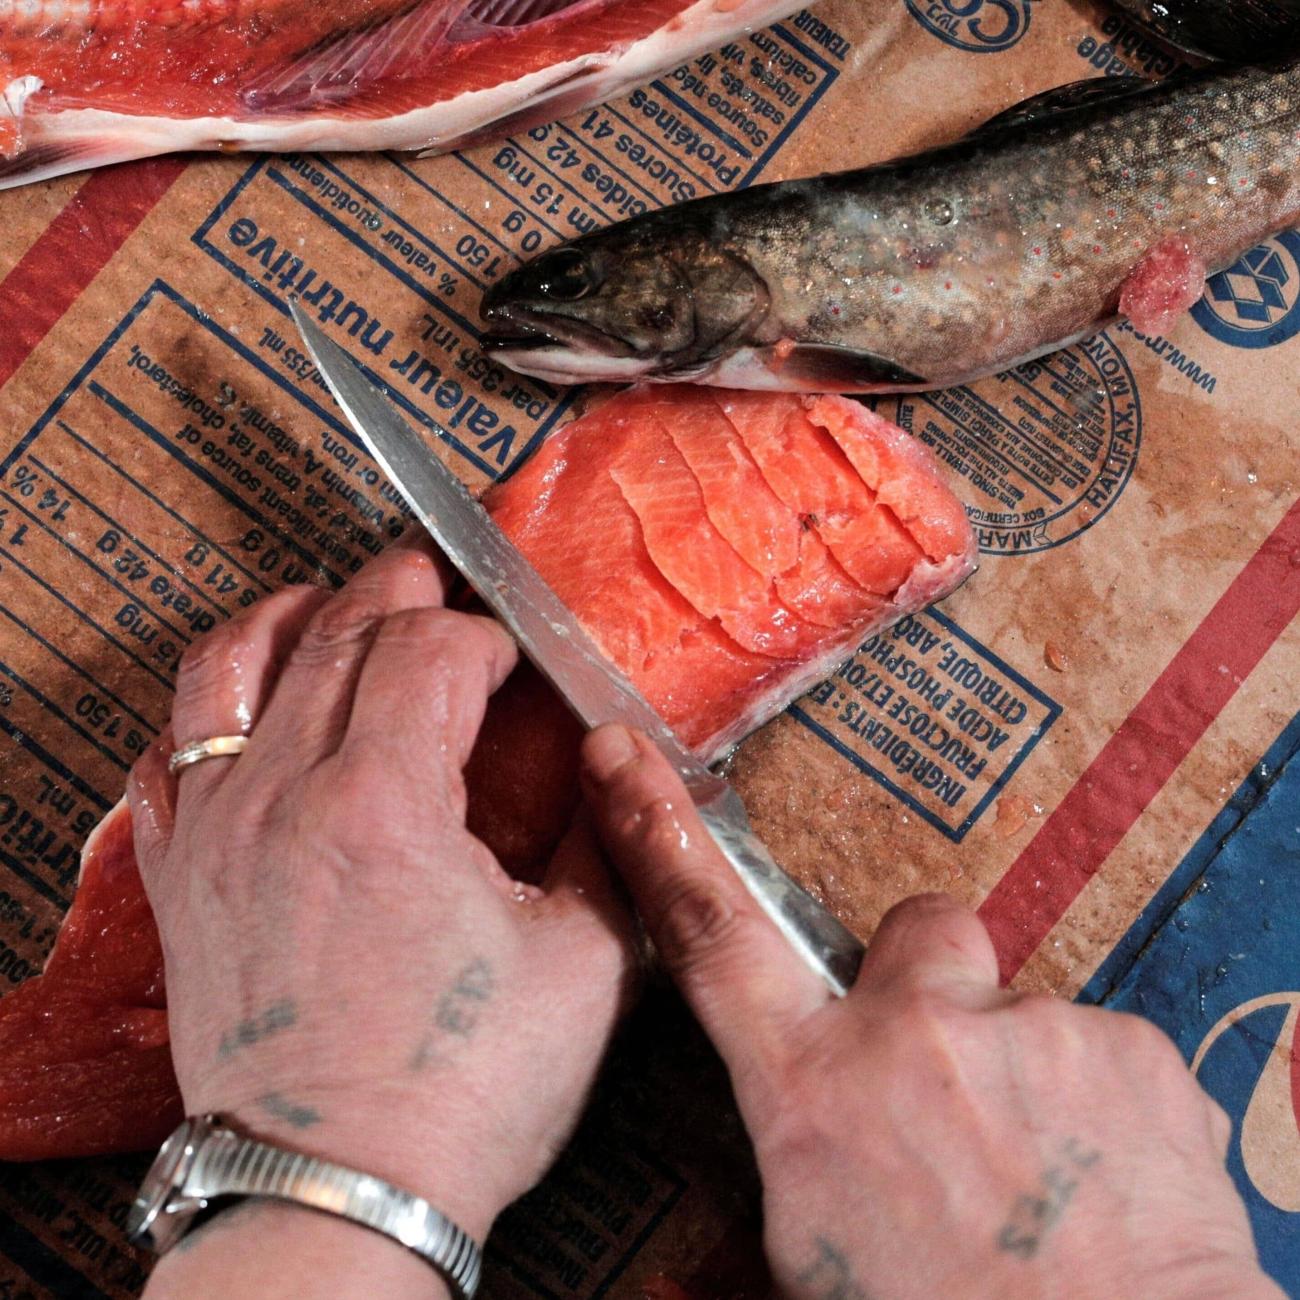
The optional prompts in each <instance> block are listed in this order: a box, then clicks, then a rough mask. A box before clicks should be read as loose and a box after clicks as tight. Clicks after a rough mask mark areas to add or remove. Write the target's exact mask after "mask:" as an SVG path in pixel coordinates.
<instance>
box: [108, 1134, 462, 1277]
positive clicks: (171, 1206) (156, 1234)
mask: <svg viewBox="0 0 1300 1300" xmlns="http://www.w3.org/2000/svg"><path fill="white" fill-rule="evenodd" d="M249 1196H257V1197H271V1198H273V1199H275V1200H281V1201H289V1202H292V1203H293V1204H295V1205H306V1206H309V1207H310V1208H311V1209H314V1210H322V1211H324V1212H325V1213H326V1214H335V1215H338V1216H339V1217H341V1218H344V1219H350V1220H351V1221H352V1222H353V1223H359V1224H361V1225H362V1226H363V1227H366V1228H373V1229H374V1230H375V1231H376V1232H381V1233H383V1234H384V1235H385V1236H388V1237H392V1238H393V1240H394V1241H398V1242H401V1244H402V1245H403V1246H405V1247H407V1249H409V1250H413V1251H414V1252H415V1253H416V1254H417V1255H419V1256H420V1257H421V1258H422V1259H424V1260H425V1261H426V1262H427V1263H429V1264H432V1265H433V1267H434V1268H435V1269H437V1270H438V1272H439V1273H441V1274H442V1276H443V1277H444V1278H445V1279H446V1281H447V1282H448V1283H449V1284H450V1285H451V1286H452V1287H453V1288H454V1289H455V1290H456V1292H457V1294H458V1295H459V1296H460V1297H461V1300H473V1295H474V1292H475V1291H476V1290H478V1283H479V1275H480V1273H481V1271H482V1267H483V1257H482V1255H481V1253H480V1252H479V1248H478V1246H477V1245H476V1244H475V1242H474V1240H473V1238H472V1237H470V1236H469V1234H468V1233H466V1232H465V1231H464V1230H463V1229H461V1228H459V1227H457V1226H456V1224H454V1223H453V1222H452V1221H451V1220H450V1219H449V1218H447V1217H446V1216H445V1215H444V1214H441V1213H439V1212H438V1211H437V1210H435V1209H434V1208H433V1206H432V1205H430V1204H429V1203H428V1201H425V1200H422V1199H421V1198H420V1197H418V1196H414V1195H412V1194H411V1193H410V1192H404V1191H402V1189H401V1188H399V1187H394V1186H393V1185H392V1184H391V1183H386V1182H384V1181H383V1180H382V1179H379V1178H373V1177H371V1176H370V1175H369V1174H362V1173H357V1172H356V1171H355V1170H352V1169H345V1168H344V1167H343V1166H342V1165H335V1164H330V1163H329V1162H328V1161H325V1160H318V1159H317V1158H316V1157H315V1156H307V1155H303V1154H302V1153H301V1152H296V1151H285V1150H282V1149H281V1148H280V1147H276V1146H272V1145H271V1144H270V1143H269V1142H260V1141H258V1140H256V1139H255V1138H250V1137H245V1136H243V1135H242V1134H240V1133H237V1132H236V1131H235V1130H234V1129H232V1128H228V1127H227V1126H226V1125H225V1124H224V1123H222V1121H221V1119H220V1118H219V1117H218V1116H216V1115H202V1116H197V1117H193V1118H190V1119H187V1120H185V1121H184V1122H183V1123H182V1124H181V1126H180V1127H179V1128H178V1129H177V1130H176V1131H175V1132H174V1133H173V1134H172V1135H171V1137H169V1138H168V1139H167V1141H166V1142H164V1143H163V1145H162V1149H161V1150H160V1151H159V1152H158V1155H157V1158H156V1159H155V1160H154V1162H153V1164H152V1165H151V1166H150V1168H149V1172H148V1173H147V1174H146V1175H145V1179H144V1182H143V1184H142V1185H141V1187H140V1192H139V1194H138V1195H137V1196H136V1198H135V1201H134V1203H133V1204H132V1206H131V1212H130V1214H129V1215H128V1216H127V1223H126V1228H127V1235H128V1237H129V1238H130V1240H131V1241H132V1242H133V1243H134V1244H135V1245H138V1246H144V1247H146V1248H147V1249H149V1250H152V1251H154V1252H155V1253H156V1254H159V1255H161V1254H163V1253H164V1252H166V1251H167V1250H169V1249H170V1248H171V1247H172V1246H174V1245H175V1244H176V1243H177V1242H178V1241H179V1240H180V1239H181V1238H182V1237H183V1236H184V1235H185V1234H186V1233H187V1232H188V1231H189V1230H190V1229H191V1228H192V1227H193V1226H194V1220H195V1218H196V1216H197V1215H199V1214H200V1213H201V1212H202V1211H203V1210H205V1209H207V1208H208V1206H209V1204H210V1203H211V1202H213V1201H215V1200H217V1199H218V1198H220V1197H230V1198H240V1197H249Z"/></svg>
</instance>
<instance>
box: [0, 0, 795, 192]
mask: <svg viewBox="0 0 1300 1300" xmlns="http://www.w3.org/2000/svg"><path fill="white" fill-rule="evenodd" d="M797 8H798V4H797V3H795V2H794V0H334V2H332V3H330V4H313V3H311V0H183V2H179V3H178V2H177V0H0V188H3V187H5V186H9V185H16V184H21V183H24V182H26V181H31V180H36V179H39V178H42V177H46V176H53V175H58V174H59V173H61V172H67V171H76V170H79V169H81V168H83V167H93V166H100V165H103V164H105V163H110V162H120V161H122V160H124V159H127V158H138V157H144V156H148V155H151V154H158V153H167V152H171V151H175V150H193V149H200V150H214V149H215V150H222V151H233V150H244V149H250V150H251V149H256V150H274V151H286V150H300V149H340V150H363V149H397V150H413V151H419V152H442V151H444V150H447V149H450V148H453V147H457V146H461V145H464V144H466V143H469V142H472V141H474V140H476V139H479V138H481V137H483V136H485V135H489V134H493V133H501V132H505V131H508V130H515V129H518V128H519V127H520V126H528V125H533V124H535V123H536V122H537V121H547V120H550V119H552V118H554V117H557V116H561V115H563V114H564V113H566V112H570V111H573V110H575V109H577V108H579V107H582V106H584V105H586V104H590V103H597V102H599V101H601V100H604V99H608V98H610V97H611V96H613V95H615V94H617V93H619V92H620V91H622V90H623V89H625V88H626V87H628V86H630V85H634V84H636V83H637V82H639V81H643V80H645V79H646V78H648V77H650V76H653V75H654V74H656V73H658V72H661V71H663V70H664V69H665V68H668V67H671V66H673V65H674V64H676V63H680V62H684V61H685V60H687V59H689V58H691V57H693V56H694V55H696V54H699V53H701V52H702V51H704V50H707V49H710V48H712V47H714V46H716V45H718V44H720V43H721V42H722V41H724V40H726V39H727V38H728V37H730V36H733V35H735V34H736V33H737V32H738V31H741V30H744V29H752V28H755V27H762V26H765V25H766V24H768V23H770V22H772V21H773V20H775V19H777V18H780V17H782V16H783V15H785V14H788V13H790V12H791V11H792V10H794V9H797Z"/></svg>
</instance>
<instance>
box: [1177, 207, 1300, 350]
mask: <svg viewBox="0 0 1300 1300" xmlns="http://www.w3.org/2000/svg"><path fill="white" fill-rule="evenodd" d="M1192 317H1193V319H1194V320H1195V321H1196V323H1197V324H1198V325H1199V326H1200V327H1201V328H1202V329H1203V330H1205V332H1206V333H1207V334H1211V335H1213V337H1214V338H1216V339H1218V340H1219V342H1220V343H1228V344H1231V345H1232V346H1233V347H1235V348H1271V347H1276V346H1277V345H1278V344H1279V343H1285V342H1286V341H1287V340H1288V339H1293V338H1295V336H1296V335H1297V334H1300V231H1296V230H1287V231H1283V233H1282V234H1280V235H1274V236H1273V238H1272V239H1270V240H1269V241H1268V242H1267V243H1264V244H1260V245H1259V246H1258V247H1257V248H1252V249H1251V250H1250V252H1249V253H1246V254H1245V255H1244V256H1243V257H1241V258H1240V260H1238V261H1237V263H1236V264H1235V265H1233V266H1230V267H1229V268H1228V269H1227V270H1226V271H1224V272H1223V273H1222V274H1220V275H1216V276H1214V277H1213V278H1212V279H1211V280H1210V282H1209V284H1208V285H1206V289H1205V297H1204V298H1202V299H1201V301H1200V302H1198V303H1197V304H1196V306H1195V307H1193V308H1192Z"/></svg>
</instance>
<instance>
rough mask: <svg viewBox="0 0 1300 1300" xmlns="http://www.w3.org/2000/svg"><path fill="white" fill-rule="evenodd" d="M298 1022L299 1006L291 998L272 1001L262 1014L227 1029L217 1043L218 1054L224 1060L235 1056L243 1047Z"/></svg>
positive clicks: (250, 1045)
mask: <svg viewBox="0 0 1300 1300" xmlns="http://www.w3.org/2000/svg"><path fill="white" fill-rule="evenodd" d="M297 1023H298V1008H297V1006H296V1005H295V1004H294V1002H293V1001H292V1000H291V999H289V998H281V999H280V1001H279V1002H272V1003H271V1005H270V1006H269V1007H267V1009H266V1010H265V1011H263V1012H262V1014H261V1015H260V1016H253V1017H251V1018H250V1019H248V1020H241V1021H240V1022H239V1023H238V1024H237V1025H236V1026H235V1027H234V1028H233V1029H227V1030H226V1032H225V1033H224V1034H222V1035H221V1042H220V1043H218V1044H217V1055H218V1056H219V1057H221V1058H222V1059H223V1060H225V1059H227V1058H229V1057H231V1056H234V1054H235V1053H236V1052H238V1051H239V1050H240V1049H241V1048H244V1047H252V1045H253V1044H254V1043H260V1042H261V1041H262V1040H263V1039H264V1038H270V1037H271V1035H272V1034H278V1033H279V1032H280V1031H281V1030H282V1029H288V1028H290V1027H291V1026H293V1025H296V1024H297Z"/></svg>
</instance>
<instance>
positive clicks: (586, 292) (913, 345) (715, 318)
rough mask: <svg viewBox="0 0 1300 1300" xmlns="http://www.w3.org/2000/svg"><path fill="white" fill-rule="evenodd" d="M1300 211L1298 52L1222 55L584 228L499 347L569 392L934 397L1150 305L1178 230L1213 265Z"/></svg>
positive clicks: (491, 307)
mask: <svg viewBox="0 0 1300 1300" xmlns="http://www.w3.org/2000/svg"><path fill="white" fill-rule="evenodd" d="M1298 216H1300V63H1290V64H1288V65H1285V66H1274V67H1271V68H1231V69H1224V68H1222V67H1219V68H1214V67H1211V68H1209V69H1206V70H1202V71H1197V72H1191V73H1187V74H1184V75H1181V76H1180V77H1179V78H1178V79H1177V80H1175V81H1170V82H1166V83H1163V84H1160V85H1155V84H1152V85H1151V86H1150V88H1148V89H1144V90H1142V91H1141V92H1140V93H1134V90H1133V88H1132V86H1130V85H1125V84H1120V85H1119V86H1117V87H1116V89H1115V98H1114V99H1113V100H1110V101H1099V100H1096V99H1095V97H1094V99H1093V101H1091V102H1085V103H1083V104H1082V105H1081V106H1076V107H1073V108H1069V109H1066V110H1063V111H1060V112H1056V113H1045V112H1043V111H1042V109H1041V107H1040V108H1039V109H1037V110H1036V111H1035V112H1034V113H1033V114H1030V115H1029V117H1028V120H1024V119H1016V120H1013V121H1012V122H1011V123H1010V124H1009V125H1003V126H995V127H993V128H992V129H988V130H983V131H979V132H976V133H975V134H974V135H973V136H972V137H970V138H968V139H967V140H964V141H961V142H958V143H957V144H954V145H951V146H948V147H945V148H941V149H938V150H933V151H930V152H928V153H925V154H922V155H918V156H915V157H912V158H907V159H903V160H900V161H896V162H892V163H886V164H884V165H880V166H874V167H869V168H865V169H862V170H858V171H853V172H846V173H841V174H836V175H826V176H821V177H815V178H811V179H808V180H801V181H790V182H782V183H778V184H774V185H765V186H756V187H754V188H752V189H749V190H745V191H741V192H737V193H733V194H726V195H719V196H714V197H710V198H707V199H702V200H694V201H692V202H690V203H685V204H681V205H679V206H677V207H673V208H668V209H664V210H661V211H658V212H654V213H650V214H647V215H646V216H642V217H638V218H635V219H633V220H632V221H629V222H625V223H623V224H621V225H618V226H613V227H610V228H608V229H607V230H604V231H600V232H596V233H595V234H592V235H588V236H585V237H583V238H582V239H580V240H575V241H573V242H571V243H569V244H566V245H562V246H561V247H560V248H559V249H557V250H552V251H550V252H549V253H544V254H542V255H541V256H540V257H539V258H537V259H536V260H535V261H533V262H531V263H529V264H527V265H525V266H523V267H521V268H519V269H517V270H516V271H514V272H512V273H511V274H510V276H508V277H506V278H505V279H504V280H502V281H501V282H499V283H498V284H497V285H495V286H494V287H493V288H492V289H491V290H490V291H489V292H488V294H487V296H486V297H485V299H484V302H483V309H482V311H483V316H484V318H485V319H486V320H488V321H489V322H490V323H491V325H492V327H493V328H492V330H491V331H490V333H489V335H488V337H487V340H486V341H487V343H488V345H489V346H490V348H491V349H492V351H494V352H495V353H496V354H497V359H498V360H500V361H502V362H504V363H505V364H507V365H509V366H511V367H513V368H514V369H516V370H520V371H523V372H524V373H527V374H534V375H540V376H542V377H544V378H546V379H549V380H552V381H556V382H574V381H585V380H593V379H616V380H630V379H643V380H655V381H669V380H674V379H692V380H694V381H696V382H700V383H706V384H716V385H720V386H726V387H732V388H751V389H785V390H788V391H814V392H816V391H840V392H901V391H918V390H921V391H923V390H925V389H929V388H938V387H947V386H950V385H954V384H961V383H966V382H968V381H970V380H971V379H974V378H978V377H980V376H981V375H985V374H990V373H996V372H998V371H1001V370H1003V369H1006V368H1008V367H1010V366H1012V365H1014V364H1017V363H1019V362H1022V361H1026V360H1030V359H1032V358H1034V357H1036V356H1041V355H1043V354H1045V353H1047V352H1051V351H1054V350H1056V349H1057V348H1058V347H1062V346H1065V345H1067V344H1069V343H1072V342H1075V341H1077V340H1079V339H1081V338H1086V337H1088V336H1089V335H1091V334H1092V333H1094V332H1095V331H1096V330H1098V329H1099V328H1102V327H1104V326H1105V325H1107V324H1108V323H1110V322H1112V321H1113V320H1115V319H1116V318H1117V316H1118V314H1119V309H1120V301H1121V297H1123V298H1124V299H1125V301H1126V302H1146V301H1150V300H1151V299H1152V298H1153V297H1155V296H1156V295H1153V294H1152V293H1150V292H1146V291H1142V292H1135V287H1140V286H1139V285H1138V282H1139V281H1140V280H1141V279H1142V277H1144V276H1146V275H1149V274H1151V269H1150V268H1152V267H1153V266H1155V265H1157V264H1159V263H1160V262H1161V261H1162V259H1161V258H1155V257H1153V256H1152V254H1153V252H1154V251H1155V250H1162V252H1164V251H1167V250H1168V249H1169V248H1170V246H1171V241H1181V243H1182V245H1183V246H1184V252H1185V257H1186V265H1187V267H1193V266H1198V265H1203V266H1204V268H1205V269H1206V270H1207V271H1208V272H1211V273H1213V272H1214V271H1217V270H1221V269H1222V268H1224V267H1226V266H1229V265H1231V264H1232V262H1233V261H1235V260H1236V258H1237V257H1238V256H1240V254H1241V253H1242V252H1244V251H1246V250H1247V249H1249V248H1251V247H1253V246H1254V245H1255V244H1256V243H1257V242H1258V241H1259V240H1260V239H1261V238H1264V237H1266V236H1267V235H1269V234H1271V233H1273V232H1274V231H1277V230H1280V229H1284V228H1285V227H1287V226H1289V225H1291V224H1293V223H1294V222H1295V220H1296V219H1297V217H1298ZM1166 260H1167V259H1166ZM721 267H725V271H726V274H725V275H724V274H723V273H722V272H721V271H720V269H719V268H721ZM1126 289H1127V290H1128V292H1127V293H1126ZM1135 323H1136V322H1135Z"/></svg>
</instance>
